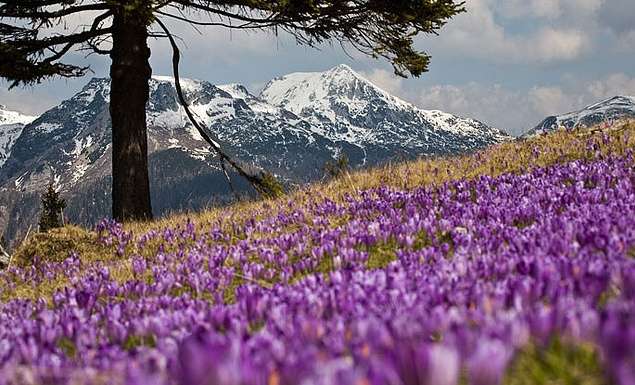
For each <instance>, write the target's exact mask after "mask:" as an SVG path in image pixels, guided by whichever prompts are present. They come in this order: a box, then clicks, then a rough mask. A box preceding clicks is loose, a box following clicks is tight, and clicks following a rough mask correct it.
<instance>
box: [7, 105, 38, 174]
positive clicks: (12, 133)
mask: <svg viewBox="0 0 635 385" xmlns="http://www.w3.org/2000/svg"><path fill="white" fill-rule="evenodd" d="M33 120H35V117H34V116H29V115H24V114H21V113H19V112H17V111H11V110H9V109H7V107H5V106H3V105H2V104H0V167H2V165H3V164H4V162H5V161H6V160H7V158H8V157H9V155H11V149H12V148H13V145H14V144H15V141H16V140H17V139H18V137H19V136H20V134H21V133H22V128H23V127H24V125H25V124H28V123H31V122H32V121H33Z"/></svg>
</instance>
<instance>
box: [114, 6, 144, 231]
mask: <svg viewBox="0 0 635 385" xmlns="http://www.w3.org/2000/svg"><path fill="white" fill-rule="evenodd" d="M113 27H114V31H113V34H112V39H113V43H112V44H113V46H112V52H111V54H110V57H111V59H112V65H111V67H110V77H111V89H110V116H111V118H112V215H113V218H115V219H116V220H118V221H124V220H143V219H150V218H152V207H151V204H150V183H149V177H148V138H147V128H146V103H147V102H148V98H149V92H150V90H149V84H148V82H149V80H150V76H151V74H152V69H151V68H150V63H149V59H150V48H149V47H148V30H147V23H146V21H145V20H144V17H143V14H141V13H140V12H139V13H137V12H134V11H133V12H130V11H128V12H126V13H125V14H124V11H123V10H122V11H120V13H116V14H115V15H114V19H113Z"/></svg>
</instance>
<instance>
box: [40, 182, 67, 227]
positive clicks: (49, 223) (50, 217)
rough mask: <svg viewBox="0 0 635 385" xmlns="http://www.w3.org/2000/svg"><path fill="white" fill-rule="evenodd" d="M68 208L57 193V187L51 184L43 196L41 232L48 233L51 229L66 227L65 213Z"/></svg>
mask: <svg viewBox="0 0 635 385" xmlns="http://www.w3.org/2000/svg"><path fill="white" fill-rule="evenodd" d="M65 208H66V201H65V200H64V199H62V198H61V197H60V194H59V193H58V192H57V191H55V187H54V186H53V184H52V183H50V184H49V186H48V189H47V190H46V192H45V193H44V194H43V195H42V208H41V211H40V222H39V225H40V232H43V233H45V232H47V231H49V230H50V229H54V228H57V227H62V226H63V225H64V223H63V219H64V217H63V216H64V213H63V210H64V209H65Z"/></svg>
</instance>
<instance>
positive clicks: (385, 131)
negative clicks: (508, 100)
mask: <svg viewBox="0 0 635 385" xmlns="http://www.w3.org/2000/svg"><path fill="white" fill-rule="evenodd" d="M260 97H261V99H263V100H265V101H267V102H269V103H270V104H273V105H276V106H279V107H282V108H285V109H287V110H289V111H291V112H293V113H295V114H297V115H299V116H301V117H303V118H305V119H307V120H308V121H310V122H311V123H313V124H314V125H315V127H316V129H318V130H320V133H321V134H322V135H324V136H326V137H328V138H330V139H331V140H340V141H346V142H348V143H351V144H355V145H358V146H360V147H362V148H364V149H366V150H367V151H372V150H376V151H378V154H375V156H379V157H380V158H381V157H384V156H385V153H386V151H395V152H398V153H402V154H403V153H406V154H408V155H412V156H417V155H423V154H426V155H431V154H448V153H457V152H463V151H472V150H474V149H477V148H480V147H483V146H484V145H487V144H491V143H495V142H499V141H502V140H506V139H507V138H508V135H507V134H505V133H503V132H501V131H500V130H497V129H494V128H491V127H488V126H487V125H485V124H483V123H481V122H478V121H476V120H473V119H465V118H460V117H457V116H455V115H451V114H448V113H444V112H441V111H427V110H422V109H419V108H417V107H415V106H414V105H412V104H410V103H408V102H405V101H403V100H401V99H399V98H397V97H395V96H393V95H391V94H389V93H388V92H386V91H384V90H382V89H381V88H379V87H377V86H376V85H374V84H373V83H371V82H370V81H369V80H367V79H365V78H364V77H362V76H361V75H359V74H358V73H356V72H355V71H353V70H352V69H351V68H350V67H348V66H346V65H339V66H337V67H335V68H332V69H330V70H328V71H326V72H313V73H293V74H289V75H286V76H283V77H281V78H277V79H274V80H272V81H271V82H269V83H268V84H267V85H266V86H265V88H264V89H263V90H262V92H261V94H260ZM375 162H376V159H371V161H370V163H375Z"/></svg>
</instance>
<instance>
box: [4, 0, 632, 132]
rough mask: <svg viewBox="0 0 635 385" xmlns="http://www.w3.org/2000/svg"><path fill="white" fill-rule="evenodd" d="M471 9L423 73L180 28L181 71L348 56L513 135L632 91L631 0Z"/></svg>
mask: <svg viewBox="0 0 635 385" xmlns="http://www.w3.org/2000/svg"><path fill="white" fill-rule="evenodd" d="M467 8H468V12H467V13H465V14H462V15H459V16H457V17H456V18H454V19H453V20H451V21H450V22H449V23H448V25H446V26H445V27H444V28H443V29H442V30H441V33H440V36H438V37H436V36H421V37H420V38H419V39H418V41H417V45H418V47H419V48H421V49H423V50H426V51H428V52H429V53H430V54H431V55H432V65H431V67H430V72H428V73H426V74H424V75H423V76H422V77H421V78H418V79H401V78H396V77H395V76H394V75H392V69H391V67H390V65H389V64H388V63H386V62H383V61H376V60H373V59H369V58H365V57H362V56H360V55H356V54H354V53H352V52H349V55H350V54H352V57H351V56H349V55H347V54H346V53H345V52H343V50H342V49H341V48H340V47H339V45H334V46H333V47H329V46H325V47H323V48H322V49H321V50H314V49H309V48H304V47H298V46H296V44H295V43H294V41H293V40H292V39H290V38H289V37H286V36H274V35H272V34H270V33H262V32H260V33H255V32H252V33H249V34H246V33H237V32H235V31H234V32H231V33H230V32H229V31H227V30H222V29H212V28H202V29H200V32H201V33H202V34H199V32H197V31H195V30H194V29H192V28H190V27H183V26H179V27H175V28H177V30H178V34H179V36H180V37H181V38H182V39H183V40H182V42H181V44H182V46H183V56H184V58H183V61H182V66H181V72H182V76H183V77H190V78H196V79H203V80H208V81H210V82H212V83H216V84H222V83H230V82H239V83H243V84H245V85H246V86H247V88H249V89H250V90H251V91H252V92H254V93H255V92H258V91H259V89H260V88H261V87H262V86H263V85H264V84H265V83H266V82H267V81H268V80H270V79H271V78H274V77H276V76H280V75H284V74H286V73H289V72H296V71H322V70H326V69H328V68H330V67H332V66H335V65H337V64H339V63H347V64H349V65H350V66H351V67H353V68H354V69H356V70H357V71H359V72H360V73H362V74H364V75H366V76H367V77H368V78H369V79H371V80H372V81H373V82H375V83H376V84H378V85H379V86H381V87H383V88H384V89H386V90H388V91H390V92H392V93H393V94H395V95H397V96H399V97H401V98H403V99H405V100H408V101H410V102H412V103H414V104H416V105H418V106H420V107H422V108H426V109H440V110H444V111H447V112H452V113H456V114H459V115H462V116H467V117H472V118H476V119H479V120H481V121H483V122H485V123H488V124H491V125H494V126H496V127H499V128H502V129H504V130H506V131H508V132H511V133H519V132H521V131H524V130H526V129H528V128H530V127H533V126H534V125H536V124H537V123H538V122H539V121H540V120H542V118H544V117H545V116H547V115H550V114H556V113H562V112H568V111H571V110H574V109H578V108H581V107H583V106H585V105H587V104H590V103H592V102H595V101H597V100H600V99H602V98H605V97H609V96H614V95H618V94H627V95H635V22H633V20H635V1H634V0H467ZM152 50H153V56H152V67H153V70H154V73H155V74H170V72H171V70H170V53H169V49H168V46H167V45H166V44H165V43H162V42H153V43H152ZM87 61H88V62H89V63H90V64H91V66H92V68H93V71H94V74H92V76H100V77H103V76H107V73H108V58H107V57H96V56H93V57H90V58H89V59H88V60H87ZM87 81H88V79H80V80H56V81H51V82H46V83H44V84H42V85H40V86H37V87H35V88H29V89H17V90H15V89H14V90H12V91H7V87H6V83H2V86H3V87H2V88H1V89H0V104H6V105H8V106H9V107H11V108H13V109H17V110H21V111H23V112H26V113H31V114H39V113H41V112H43V111H45V110H46V109H48V108H50V107H52V106H54V105H56V104H58V103H59V102H60V101H61V100H63V99H65V98H68V97H69V96H71V95H73V94H74V93H75V92H77V91H78V90H79V89H80V88H81V87H82V85H83V84H84V83H86V82H87Z"/></svg>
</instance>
